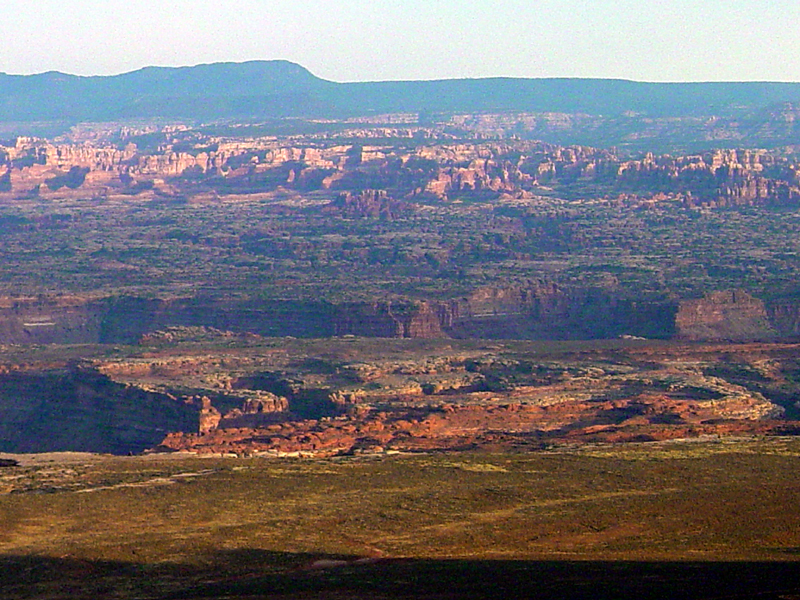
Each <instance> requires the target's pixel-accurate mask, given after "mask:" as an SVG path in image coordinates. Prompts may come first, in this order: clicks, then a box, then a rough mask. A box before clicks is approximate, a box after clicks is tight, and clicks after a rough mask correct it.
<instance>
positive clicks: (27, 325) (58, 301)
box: [0, 297, 104, 344]
mask: <svg viewBox="0 0 800 600" xmlns="http://www.w3.org/2000/svg"><path fill="white" fill-rule="evenodd" d="M103 313H104V307H103V305H102V303H100V302H96V301H92V300H87V299H82V298H77V297H51V298H44V297H41V298H0V344H56V343H57V344H82V343H92V342H97V341H98V340H99V339H100V323H101V320H102V316H103Z"/></svg>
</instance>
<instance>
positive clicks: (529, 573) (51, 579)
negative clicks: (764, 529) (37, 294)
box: [0, 549, 800, 600]
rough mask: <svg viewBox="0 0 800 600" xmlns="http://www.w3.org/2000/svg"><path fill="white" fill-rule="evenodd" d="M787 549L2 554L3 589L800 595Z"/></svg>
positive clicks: (153, 593)
mask: <svg viewBox="0 0 800 600" xmlns="http://www.w3.org/2000/svg"><path fill="white" fill-rule="evenodd" d="M786 552H787V558H788V559H789V560H788V561H782V562H781V561H778V562H634V561H619V562H611V561H609V562H605V561H556V560H552V561H522V560H422V559H361V560H359V557H348V556H323V555H316V554H291V553H280V552H265V551H261V550H243V551H234V552H223V553H218V554H216V555H214V556H213V557H210V558H209V559H208V560H202V561H198V562H196V563H193V564H174V563H159V564H140V563H122V562H104V561H87V560H78V559H70V558H45V557H26V556H4V557H0V597H2V598H3V599H4V600H17V599H22V598H25V599H34V598H36V599H39V598H41V599H48V600H56V599H58V600H61V599H67V598H69V599H78V600H83V599H89V598H92V599H96V598H104V599H131V600H132V599H134V598H135V599H137V600H150V599H153V600H155V599H164V600H167V599H174V600H178V599H180V600H190V599H201V598H230V599H242V600H244V599H249V600H254V599H257V598H319V599H336V600H339V599H344V598H348V599H362V598H363V599H367V598H369V599H378V600H381V599H394V598H397V599H400V598H402V599H404V600H410V599H414V598H424V599H456V598H478V599H481V598H487V599H488V598H492V599H498V598H537V599H541V600H550V599H553V600H556V599H559V600H563V599H584V598H585V599H587V600H588V599H590V598H591V599H593V600H604V599H609V600H611V599H614V600H618V599H621V598H664V599H671V600H672V599H677V598H686V599H704V600H705V599H709V600H710V599H723V598H724V599H734V600H736V599H744V598H758V599H759V600H800V550H798V549H787V551H786ZM795 557H797V558H798V560H794V559H795Z"/></svg>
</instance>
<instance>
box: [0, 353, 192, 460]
mask: <svg viewBox="0 0 800 600" xmlns="http://www.w3.org/2000/svg"><path fill="white" fill-rule="evenodd" d="M198 410H199V407H196V406H192V405H190V404H187V403H185V402H183V401H180V400H178V399H176V398H175V397H173V396H171V395H169V394H163V393H157V392H151V391H146V390H143V389H140V388H138V387H134V386H128V385H124V384H120V383H116V382H114V381H112V380H111V379H109V378H108V377H106V376H104V375H101V374H99V373H96V372H94V371H91V370H87V369H82V368H68V369H57V370H49V371H36V372H25V371H18V372H11V373H5V374H0V451H3V452H22V453H26V452H55V451H67V450H68V451H83V452H109V453H113V454H127V453H129V452H141V451H142V450H144V449H146V448H149V447H152V446H153V445H155V444H157V443H158V442H159V441H160V439H161V438H162V437H163V436H164V435H165V434H166V433H167V432H169V431H190V430H193V429H195V428H196V427H197V420H198Z"/></svg>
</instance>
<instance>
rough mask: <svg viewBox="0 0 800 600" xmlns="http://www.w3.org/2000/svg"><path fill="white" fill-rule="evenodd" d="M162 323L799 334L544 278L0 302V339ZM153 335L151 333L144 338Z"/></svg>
mask: <svg viewBox="0 0 800 600" xmlns="http://www.w3.org/2000/svg"><path fill="white" fill-rule="evenodd" d="M170 327H205V328H213V329H217V330H220V331H229V332H233V333H237V334H255V335H261V336H264V337H286V336H292V337H304V338H325V337H331V336H347V335H353V336H359V337H386V338H442V337H452V338H486V339H552V340H559V339H610V338H616V337H621V336H635V337H646V338H658V339H669V338H678V339H684V340H697V341H699V340H731V341H747V340H770V339H775V338H791V337H796V336H798V335H800V302H798V301H796V300H794V299H783V300H779V301H772V302H770V303H768V304H765V303H764V302H763V301H762V300H760V299H758V298H755V297H753V296H751V295H749V294H747V293H745V292H743V291H740V290H728V291H720V292H714V293H711V294H708V295H707V296H705V297H704V298H699V299H689V300H682V301H679V302H674V301H668V300H664V301H652V302H643V301H636V300H633V299H631V298H627V297H624V296H623V295H621V294H620V293H619V292H617V291H615V290H606V289H601V288H569V289H567V288H562V287H559V286H557V285H555V284H551V283H542V282H538V283H531V284H529V285H526V286H516V287H514V286H509V287H487V288H481V289H478V290H476V291H474V292H473V293H472V294H470V295H468V296H464V297H462V298H455V299H450V300H428V301H422V300H402V299H401V300H392V301H389V300H384V301H376V302H346V303H341V304H334V303H331V302H327V301H325V300H316V301H300V300H298V301H292V300H264V301H261V300H256V299H235V300H231V299H221V298H212V297H187V298H171V299H158V298H137V297H127V296H126V297H112V298H80V297H74V296H54V297H45V296H37V297H18V298H8V297H6V298H0V344H50V343H58V344H80V343H138V342H139V341H140V340H141V339H142V336H147V335H148V334H152V333H153V332H158V331H163V330H166V329H168V328H170ZM151 339H155V338H151Z"/></svg>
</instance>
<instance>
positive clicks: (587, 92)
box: [0, 60, 800, 123]
mask: <svg viewBox="0 0 800 600" xmlns="http://www.w3.org/2000/svg"><path fill="white" fill-rule="evenodd" d="M797 101H800V83H778V82H740V83H735V82H731V83H642V82H634V81H627V80H618V79H570V78H550V79H544V78H543V79H516V78H488V79H447V80H435V81H384V82H363V83H335V82H331V81H326V80H324V79H320V78H319V77H316V76H315V75H313V74H312V73H310V72H309V71H308V70H307V69H305V68H304V67H302V66H300V65H297V64H294V63H291V62H288V61H282V60H278V61H251V62H244V63H215V64H204V65H197V66H194V67H178V68H173V67H146V68H143V69H139V70H137V71H133V72H129V73H124V74H121V75H114V76H93V77H83V76H75V75H67V74H63V73H58V72H52V71H51V72H47V73H41V74H37V75H27V76H22V75H6V74H0V122H5V123H9V122H21V123H25V122H35V121H69V122H77V121H107V120H120V119H134V118H137V119H138V118H159V117H163V118H181V119H190V120H197V121H218V120H228V119H241V118H251V119H259V118H261V119H264V118H267V119H268V118H283V117H306V118H328V117H345V116H359V115H369V114H381V113H390V112H423V113H448V112H469V113H480V112H504V111H520V112H554V113H570V114H587V115H598V116H604V117H613V116H618V115H636V116H637V117H642V118H669V117H674V118H683V117H697V116H705V115H715V116H723V117H730V116H735V115H739V114H748V113H752V112H753V111H756V110H759V109H764V108H765V107H767V106H770V105H778V104H780V103H786V102H797Z"/></svg>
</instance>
